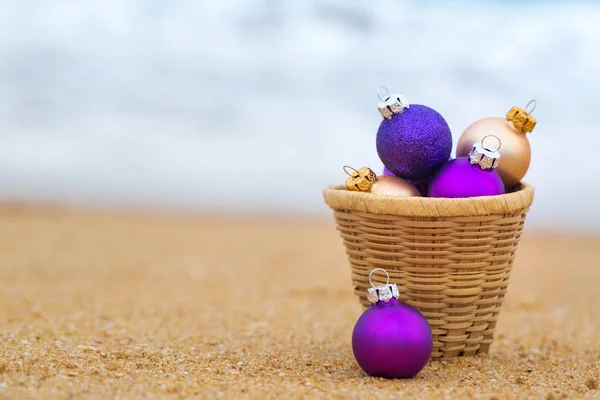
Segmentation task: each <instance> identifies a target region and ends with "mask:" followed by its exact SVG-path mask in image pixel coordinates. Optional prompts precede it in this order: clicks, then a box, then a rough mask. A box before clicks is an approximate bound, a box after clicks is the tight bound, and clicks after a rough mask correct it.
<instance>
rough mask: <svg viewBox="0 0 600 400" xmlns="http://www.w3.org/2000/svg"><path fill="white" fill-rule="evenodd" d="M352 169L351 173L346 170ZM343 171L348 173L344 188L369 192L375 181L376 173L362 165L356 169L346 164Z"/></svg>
mask: <svg viewBox="0 0 600 400" xmlns="http://www.w3.org/2000/svg"><path fill="white" fill-rule="evenodd" d="M348 169H350V170H352V173H350V172H348ZM344 171H345V172H346V173H347V174H348V175H349V176H348V179H346V189H348V190H352V191H355V192H370V191H371V188H372V187H373V185H374V184H375V182H377V175H376V174H375V172H373V170H371V169H370V168H367V167H362V168H360V169H359V170H358V171H357V170H355V169H354V168H352V167H350V166H348V165H346V166H344Z"/></svg>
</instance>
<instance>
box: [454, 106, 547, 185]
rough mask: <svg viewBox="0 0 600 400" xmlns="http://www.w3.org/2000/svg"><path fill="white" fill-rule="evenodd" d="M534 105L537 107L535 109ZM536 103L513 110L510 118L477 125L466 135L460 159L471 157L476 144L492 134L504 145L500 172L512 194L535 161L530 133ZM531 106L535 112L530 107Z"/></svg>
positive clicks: (457, 152) (476, 122)
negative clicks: (529, 138) (529, 137)
mask: <svg viewBox="0 0 600 400" xmlns="http://www.w3.org/2000/svg"><path fill="white" fill-rule="evenodd" d="M532 105H533V106H532ZM535 105H536V101H535V100H531V101H530V102H529V104H527V106H526V107H525V110H528V111H525V110H523V109H522V108H520V107H513V108H511V110H510V111H509V112H508V113H507V114H506V118H502V117H490V118H483V119H480V120H478V121H475V122H473V123H472V124H471V125H469V126H468V127H467V129H465V131H464V132H463V133H462V135H461V137H460V140H459V141H458V146H457V148H456V156H457V157H468V155H469V153H470V152H471V150H472V149H473V143H481V141H482V140H483V138H484V137H485V136H486V135H488V134H489V133H490V132H493V133H494V135H495V136H497V137H498V139H500V142H501V143H502V162H501V163H500V164H499V165H498V173H499V174H500V176H501V177H502V181H503V182H504V186H505V187H506V190H507V191H510V189H511V188H513V187H514V186H515V185H516V184H517V183H519V182H520V181H521V179H523V177H524V176H525V174H526V173H527V170H528V169H529V164H530V162H531V147H530V145H529V140H528V139H527V135H526V133H527V132H531V131H532V130H533V128H534V127H535V125H536V122H537V121H536V120H535V118H533V117H532V116H531V113H532V112H533V110H534V109H535ZM530 106H532V107H531V110H529V108H530Z"/></svg>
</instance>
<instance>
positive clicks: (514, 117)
mask: <svg viewBox="0 0 600 400" xmlns="http://www.w3.org/2000/svg"><path fill="white" fill-rule="evenodd" d="M536 105H537V101H536V100H535V99H534V100H531V101H530V102H529V103H528V104H527V105H526V106H525V109H527V110H528V109H529V107H530V106H532V108H531V111H526V110H523V109H522V108H521V107H517V106H514V107H513V108H511V109H510V110H509V111H508V113H506V120H507V121H512V123H513V125H514V126H515V129H516V130H517V131H519V132H520V133H529V132H531V131H533V128H535V124H537V121H536V119H535V118H534V117H533V116H532V115H531V113H532V112H533V110H535V107H536Z"/></svg>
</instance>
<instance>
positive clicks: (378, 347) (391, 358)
mask: <svg viewBox="0 0 600 400" xmlns="http://www.w3.org/2000/svg"><path fill="white" fill-rule="evenodd" d="M432 349H433V336H432V334H431V328H430V327H429V324H428V323H427V319H425V317H424V316H423V315H422V314H421V313H420V312H419V311H418V310H417V309H416V308H414V307H411V306H409V305H408V304H404V303H402V302H400V301H398V300H396V299H394V298H392V299H391V300H390V301H389V302H388V303H385V302H383V301H380V302H378V303H377V304H375V305H372V306H371V307H369V309H367V310H366V311H365V312H364V313H363V314H362V315H361V316H360V318H359V319H358V321H357V322H356V325H355V326H354V331H353V332H352V350H353V351H354V357H355V358H356V361H357V362H358V365H359V366H360V367H361V368H362V369H363V371H365V372H366V373H367V374H369V375H370V376H378V377H382V378H412V377H414V376H415V375H417V374H418V373H419V371H421V370H422V369H423V367H425V364H427V361H429V357H430V356H431V351H432Z"/></svg>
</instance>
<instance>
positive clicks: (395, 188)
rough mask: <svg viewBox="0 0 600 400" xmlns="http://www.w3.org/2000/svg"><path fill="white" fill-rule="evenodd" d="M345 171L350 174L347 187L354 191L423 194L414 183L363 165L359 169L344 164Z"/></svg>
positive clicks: (406, 194)
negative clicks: (380, 173)
mask: <svg viewBox="0 0 600 400" xmlns="http://www.w3.org/2000/svg"><path fill="white" fill-rule="evenodd" d="M348 170H350V171H351V172H349V171H348ZM344 171H345V172H346V173H347V174H348V175H349V176H348V179H346V189H348V190H352V191H354V192H370V193H375V194H385V195H389V196H405V197H409V196H420V195H421V193H419V191H418V190H417V188H416V187H414V186H413V184H412V183H410V182H408V181H406V180H404V179H402V178H399V177H397V176H387V175H381V176H377V175H376V174H375V172H373V170H371V169H370V168H367V167H362V168H359V169H358V171H357V170H355V169H354V168H352V167H350V166H348V165H346V166H344Z"/></svg>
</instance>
